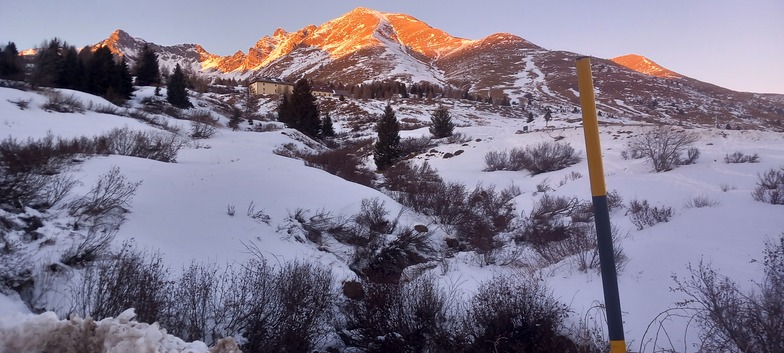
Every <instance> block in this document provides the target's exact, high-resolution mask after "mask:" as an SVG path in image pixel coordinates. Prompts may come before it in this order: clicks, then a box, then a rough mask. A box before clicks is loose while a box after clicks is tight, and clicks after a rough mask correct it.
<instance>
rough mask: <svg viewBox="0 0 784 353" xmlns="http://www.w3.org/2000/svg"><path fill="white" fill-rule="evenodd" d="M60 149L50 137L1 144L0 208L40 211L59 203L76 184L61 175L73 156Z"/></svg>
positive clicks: (10, 139)
mask: <svg viewBox="0 0 784 353" xmlns="http://www.w3.org/2000/svg"><path fill="white" fill-rule="evenodd" d="M60 147H61V146H59V145H58V144H57V143H56V142H55V140H54V137H53V136H52V135H48V136H47V137H45V138H43V139H39V140H33V139H28V140H27V141H26V142H24V143H21V142H18V141H17V140H15V139H12V138H10V137H9V138H7V139H5V140H3V141H2V142H0V207H3V208H15V209H22V208H23V207H32V208H35V209H38V210H42V209H48V208H49V207H51V206H52V205H54V203H56V202H59V201H60V200H61V199H62V198H63V197H64V196H65V194H67V192H68V191H69V190H70V188H71V187H73V186H74V184H75V183H76V182H75V181H73V180H72V179H70V177H68V176H65V175H61V173H62V172H63V171H65V169H66V168H67V164H68V163H69V159H68V157H69V156H71V155H72V154H71V153H69V152H66V151H64V149H63V148H60Z"/></svg>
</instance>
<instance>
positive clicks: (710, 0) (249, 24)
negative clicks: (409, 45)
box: [0, 0, 784, 94]
mask: <svg viewBox="0 0 784 353" xmlns="http://www.w3.org/2000/svg"><path fill="white" fill-rule="evenodd" d="M356 7H367V8H371V9H374V10H378V11H382V12H391V13H405V14H408V15H411V16H413V17H416V18H418V19H420V20H422V21H424V22H426V23H428V24H429V25H431V26H432V27H435V28H438V29H441V30H444V31H446V32H447V33H450V34H452V35H453V36H456V37H462V38H467V39H480V38H483V37H486V36H488V35H490V34H493V33H497V32H508V33H512V34H515V35H518V36H520V37H523V38H525V39H527V40H529V41H531V42H533V43H534V44H537V45H539V46H542V47H544V48H546V49H551V50H567V51H572V52H577V53H580V54H585V55H592V56H595V57H600V58H612V57H615V56H620V55H625V54H629V53H635V54H640V55H644V56H646V57H648V58H649V59H651V60H653V61H655V62H657V63H658V64H660V65H662V66H664V67H666V68H668V69H670V70H673V71H676V72H678V73H681V74H683V75H686V76H690V77H692V78H695V79H698V80H702V81H705V82H709V83H713V84H717V85H719V86H723V87H726V88H730V89H733V90H739V91H749V92H761V93H782V94H784V64H782V61H784V0H657V1H640V0H592V1H589V0H538V1H529V0H508V1H500V0H470V1H464V0H443V1H442V0H416V1H409V0H397V1H388V0H387V1H378V0H372V1H370V0H366V1H354V0H340V1H326V0H271V1H270V0H255V1H250V0H212V1H203V0H190V1H179V0H176V1H175V0H135V1H118V0H0V9H2V12H0V43H2V44H3V45H4V44H5V43H7V42H8V41H13V42H15V43H16V45H17V47H18V48H19V49H20V50H22V49H26V48H30V47H35V46H38V45H39V44H40V43H42V42H43V41H44V40H47V39H51V38H53V37H58V38H61V39H63V40H65V41H67V42H68V43H69V44H72V45H75V46H77V47H82V46H84V45H88V44H95V43H96V42H99V41H101V40H102V39H105V38H106V37H108V36H109V34H111V33H112V32H113V31H114V30H115V29H118V28H119V29H123V30H125V31H126V32H128V33H129V34H130V35H132V36H134V37H139V38H142V39H144V40H147V41H149V42H154V43H157V44H162V45H174V44H183V43H197V44H201V45H202V46H203V47H204V48H205V49H206V50H207V51H209V52H211V53H213V54H219V55H229V54H233V53H234V52H236V51H238V50H241V51H243V52H247V50H248V48H250V47H251V46H253V44H254V43H255V42H256V41H257V40H258V39H260V38H262V37H263V36H265V35H272V33H273V32H274V31H275V29H276V28H283V29H285V30H286V31H296V30H299V29H301V28H302V27H305V26H307V25H310V24H313V25H320V24H322V23H324V22H327V21H329V20H332V19H334V18H337V17H339V16H341V15H343V14H345V13H346V12H349V11H351V10H352V9H354V8H356Z"/></svg>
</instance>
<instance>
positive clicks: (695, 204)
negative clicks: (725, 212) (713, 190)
mask: <svg viewBox="0 0 784 353" xmlns="http://www.w3.org/2000/svg"><path fill="white" fill-rule="evenodd" d="M718 205H721V202H719V201H716V200H713V199H711V198H709V197H708V196H705V195H698V196H695V197H694V198H691V199H689V200H687V201H686V203H685V204H684V205H683V207H684V208H703V207H716V206H718Z"/></svg>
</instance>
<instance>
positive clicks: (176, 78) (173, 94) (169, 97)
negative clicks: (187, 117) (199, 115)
mask: <svg viewBox="0 0 784 353" xmlns="http://www.w3.org/2000/svg"><path fill="white" fill-rule="evenodd" d="M186 85H187V82H185V73H184V72H183V71H182V68H181V67H180V64H177V65H176V66H175V67H174V72H172V74H171V76H169V82H168V84H167V90H166V101H168V102H169V103H170V104H171V105H173V106H175V107H177V108H180V109H187V108H191V107H193V104H191V101H190V100H189V99H188V91H187V90H186V89H185V87H186Z"/></svg>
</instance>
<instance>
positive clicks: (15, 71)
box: [0, 42, 24, 80]
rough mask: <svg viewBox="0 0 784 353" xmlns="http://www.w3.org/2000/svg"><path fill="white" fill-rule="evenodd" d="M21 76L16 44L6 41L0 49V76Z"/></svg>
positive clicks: (17, 78)
mask: <svg viewBox="0 0 784 353" xmlns="http://www.w3.org/2000/svg"><path fill="white" fill-rule="evenodd" d="M23 77H24V74H23V73H22V65H21V59H20V58H19V51H18V50H17V49H16V44H14V42H8V44H7V45H6V46H5V48H3V49H2V50H0V78H4V79H9V80H21V79H22V78H23Z"/></svg>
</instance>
